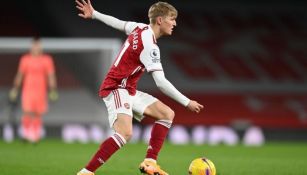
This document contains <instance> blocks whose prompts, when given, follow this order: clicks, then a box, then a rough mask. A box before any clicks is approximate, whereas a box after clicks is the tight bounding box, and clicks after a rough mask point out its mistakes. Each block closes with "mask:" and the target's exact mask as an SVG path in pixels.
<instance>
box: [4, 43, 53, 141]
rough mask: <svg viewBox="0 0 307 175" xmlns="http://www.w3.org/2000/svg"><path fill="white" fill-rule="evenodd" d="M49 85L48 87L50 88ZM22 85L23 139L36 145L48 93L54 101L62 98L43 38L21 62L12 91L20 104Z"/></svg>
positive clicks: (46, 106) (11, 97)
mask: <svg viewBox="0 0 307 175" xmlns="http://www.w3.org/2000/svg"><path fill="white" fill-rule="evenodd" d="M47 84H48V85H47ZM21 86H22V93H21V103H22V111H23V114H22V118H21V125H22V131H23V132H22V137H23V139H25V140H26V141H29V142H31V143H36V142H38V141H39V140H40V139H41V131H42V115H43V114H44V113H45V112H46V111H47V108H48V104H47V99H48V98H47V92H48V86H49V97H50V99H51V100H56V99H57V98H58V94H57V85H56V76H55V69H54V64H53V60H52V57H51V56H50V55H47V54H44V53H43V51H42V47H41V42H40V39H39V38H34V39H33V42H32V46H31V49H30V52H29V53H26V54H24V55H23V56H22V57H21V59H20V62H19V67H18V72H17V74H16V76H15V79H14V84H13V88H12V89H11V91H10V94H9V96H10V100H11V101H16V100H17V96H18V93H19V89H20V87H21Z"/></svg>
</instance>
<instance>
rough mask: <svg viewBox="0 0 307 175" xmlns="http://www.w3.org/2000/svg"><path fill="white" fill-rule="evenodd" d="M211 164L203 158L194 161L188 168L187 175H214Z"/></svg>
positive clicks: (213, 167) (214, 170)
mask: <svg viewBox="0 0 307 175" xmlns="http://www.w3.org/2000/svg"><path fill="white" fill-rule="evenodd" d="M215 174H216V169H215V166H214V164H213V162H212V161H211V160H209V159H207V158H205V157H202V158H197V159H194V160H193V161H192V162H191V164H190V166H189V175H215Z"/></svg>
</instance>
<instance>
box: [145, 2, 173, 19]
mask: <svg viewBox="0 0 307 175" xmlns="http://www.w3.org/2000/svg"><path fill="white" fill-rule="evenodd" d="M177 15H178V12H177V10H176V8H175V7H174V6H172V5H171V4H169V3H167V2H162V1H159V2H157V3H155V4H153V5H152V6H151V7H150V8H149V10H148V18H149V22H150V23H151V24H153V23H156V18H157V17H159V16H161V17H165V16H174V17H177Z"/></svg>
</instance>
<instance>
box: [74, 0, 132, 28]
mask: <svg viewBox="0 0 307 175" xmlns="http://www.w3.org/2000/svg"><path fill="white" fill-rule="evenodd" d="M76 3H77V6H76V8H77V9H79V10H80V13H79V14H78V15H79V16H80V17H82V18H84V19H97V20H99V21H101V22H103V23H105V24H106V25H108V26H111V27H113V28H115V29H117V30H120V31H124V32H126V33H130V31H125V26H126V24H127V21H122V20H119V19H117V18H115V17H113V16H109V15H105V14H102V13H100V12H98V11H96V10H95V9H94V8H93V6H92V4H91V1H90V0H87V2H85V0H76Z"/></svg>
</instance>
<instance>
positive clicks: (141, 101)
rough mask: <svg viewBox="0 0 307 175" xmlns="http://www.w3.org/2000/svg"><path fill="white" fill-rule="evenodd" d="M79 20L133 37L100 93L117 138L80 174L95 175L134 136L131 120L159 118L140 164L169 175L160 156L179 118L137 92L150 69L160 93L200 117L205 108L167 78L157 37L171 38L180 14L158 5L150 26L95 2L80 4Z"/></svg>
mask: <svg viewBox="0 0 307 175" xmlns="http://www.w3.org/2000/svg"><path fill="white" fill-rule="evenodd" d="M76 3H77V8H78V9H79V10H80V11H81V13H80V14H79V16H81V17H83V18H85V19H92V18H93V19H98V20H100V21H102V22H104V23H105V24H107V25H109V26H112V27H114V28H115V29H118V30H121V31H124V32H126V34H127V35H128V38H127V40H126V42H125V43H124V46H123V47H122V50H121V51H120V53H119V55H118V57H117V59H116V61H115V62H114V64H113V66H112V67H111V69H110V71H109V73H108V74H107V76H106V78H105V80H104V81H103V83H102V85H101V88H100V92H99V95H100V97H102V98H103V100H104V102H105V104H106V106H107V109H108V114H109V122H110V127H111V128H113V129H114V131H115V134H114V135H113V136H111V137H109V138H107V139H106V140H105V141H104V142H103V143H102V144H101V146H100V148H99V149H98V151H97V152H96V154H95V155H94V156H93V158H92V159H91V160H90V162H89V163H88V165H87V166H86V167H85V168H83V169H82V170H81V171H80V172H79V173H78V175H93V174H94V172H95V171H96V170H97V168H99V167H100V166H101V165H102V164H104V163H105V162H106V161H107V160H108V159H109V158H110V157H111V156H112V155H113V154H114V153H115V152H116V151H117V150H118V149H120V148H121V147H122V146H124V145H125V144H126V143H127V141H129V139H130V138H131V136H132V117H135V118H136V119H137V120H142V119H143V116H144V115H145V116H148V117H151V118H153V119H155V123H154V125H153V129H152V132H151V138H150V141H149V146H148V149H147V154H146V157H145V160H144V161H143V162H142V163H141V164H140V167H139V168H140V170H141V172H142V173H146V174H149V175H167V174H168V173H166V172H165V171H164V170H162V169H161V168H160V167H159V165H157V158H158V154H159V152H160V149H161V147H162V145H163V142H164V140H165V139H166V136H167V133H168V130H169V128H170V127H171V125H172V121H173V119H174V115H175V114H174V111H173V110H172V109H171V108H169V107H168V106H167V105H165V104H164V103H162V102H161V101H160V100H158V99H157V98H155V97H153V96H151V95H149V94H147V93H144V92H141V91H138V90H136V86H137V82H138V80H139V79H140V77H141V75H142V74H143V73H144V71H145V69H146V70H147V72H149V73H151V75H152V76H153V79H154V81H155V83H156V85H157V86H158V87H159V89H160V90H161V91H162V92H163V93H164V94H166V95H168V96H169V97H171V98H173V99H174V100H175V101H177V102H178V103H180V104H182V105H183V106H185V107H187V108H188V109H189V110H191V111H192V112H196V113H199V112H200V111H201V109H202V108H203V106H202V105H201V104H199V103H198V102H196V101H194V100H190V99H188V98H187V97H186V96H184V95H183V94H181V93H180V92H179V91H178V90H177V89H176V88H175V87H174V86H173V85H172V84H171V83H170V82H169V81H168V80H167V79H166V78H165V76H164V72H163V68H162V65H161V62H160V52H159V47H158V46H157V39H158V38H160V37H161V36H164V35H171V34H172V31H173V28H174V27H175V26H176V17H177V10H176V9H175V8H174V7H173V6H172V5H170V4H168V3H166V2H157V3H155V4H153V5H152V6H151V7H150V9H149V12H148V17H149V19H150V24H149V25H147V24H142V23H136V22H127V21H121V20H119V19H117V18H114V17H112V16H108V15H104V14H101V13H99V12H97V11H95V10H94V8H93V7H92V5H91V2H90V0H87V2H86V1H84V0H82V1H80V2H79V1H78V0H76Z"/></svg>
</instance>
